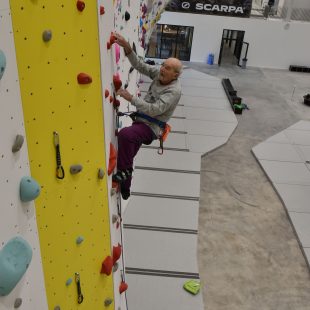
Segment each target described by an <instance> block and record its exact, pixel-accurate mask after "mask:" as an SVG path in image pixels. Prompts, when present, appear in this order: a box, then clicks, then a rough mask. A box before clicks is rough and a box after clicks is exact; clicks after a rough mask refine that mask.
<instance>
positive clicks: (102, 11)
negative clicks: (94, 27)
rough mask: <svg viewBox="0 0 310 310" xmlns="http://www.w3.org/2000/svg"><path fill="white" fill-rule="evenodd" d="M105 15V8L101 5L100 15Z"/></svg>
mask: <svg viewBox="0 0 310 310" xmlns="http://www.w3.org/2000/svg"><path fill="white" fill-rule="evenodd" d="M104 13H105V10H104V6H103V5H100V15H103V14H104Z"/></svg>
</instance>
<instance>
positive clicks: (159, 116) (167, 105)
mask: <svg viewBox="0 0 310 310" xmlns="http://www.w3.org/2000/svg"><path fill="white" fill-rule="evenodd" d="M114 36H115V38H116V41H115V42H116V43H117V44H119V45H120V46H122V47H123V48H124V51H125V55H126V56H127V57H128V59H129V61H130V63H131V65H132V66H133V67H134V68H135V69H136V70H138V71H139V72H140V73H141V74H144V75H147V76H148V77H150V78H151V79H152V80H153V81H152V83H151V85H150V87H149V90H148V91H147V94H146V95H145V97H144V99H142V98H139V97H137V96H135V95H132V94H130V93H129V92H128V91H127V90H126V89H123V88H121V89H119V90H118V91H117V95H119V96H121V97H122V98H124V99H125V100H127V101H129V102H130V103H131V104H132V105H133V106H135V107H136V109H137V112H138V113H137V115H136V118H135V121H134V122H133V124H132V125H131V126H129V127H125V128H123V129H122V130H120V132H119V134H118V157H117V173H116V174H114V175H113V181H116V182H119V183H120V185H121V195H122V197H123V199H125V200H126V199H128V198H129V196H130V186H131V175H132V171H133V159H134V157H135V156H136V154H137V152H138V151H139V149H140V147H141V145H142V144H146V145H148V144H151V143H152V141H153V140H155V139H159V138H161V136H162V134H163V130H164V127H165V124H166V122H167V121H168V120H169V119H170V117H171V116H172V114H173V112H174V110H175V108H176V106H177V104H178V102H179V100H180V97H181V83H180V81H179V80H178V77H179V76H180V74H181V72H182V63H181V62H180V60H178V59H177V58H168V59H166V60H165V61H164V62H163V63H162V65H161V67H160V68H158V67H156V66H151V65H148V64H146V63H144V61H143V60H142V59H140V58H139V57H138V56H137V55H136V53H135V52H134V51H133V50H132V48H131V46H130V44H129V43H128V42H127V41H126V40H125V39H124V37H122V36H121V35H120V34H118V33H114Z"/></svg>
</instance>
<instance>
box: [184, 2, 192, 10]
mask: <svg viewBox="0 0 310 310" xmlns="http://www.w3.org/2000/svg"><path fill="white" fill-rule="evenodd" d="M190 6H191V4H190V3H189V2H186V1H184V2H182V9H185V10H187V9H189V8H190Z"/></svg>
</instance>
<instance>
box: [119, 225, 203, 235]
mask: <svg viewBox="0 0 310 310" xmlns="http://www.w3.org/2000/svg"><path fill="white" fill-rule="evenodd" d="M123 227H124V228H125V229H135V230H149V231H159V232H171V233H180V234H189V235H197V234H198V230H194V229H186V228H173V227H159V226H145V225H136V224H124V225H123Z"/></svg>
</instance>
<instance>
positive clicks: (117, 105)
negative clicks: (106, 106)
mask: <svg viewBox="0 0 310 310" xmlns="http://www.w3.org/2000/svg"><path fill="white" fill-rule="evenodd" d="M120 105H121V103H120V101H119V100H118V99H116V98H114V99H113V107H114V108H115V109H117V108H118V107H119V106H120Z"/></svg>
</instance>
